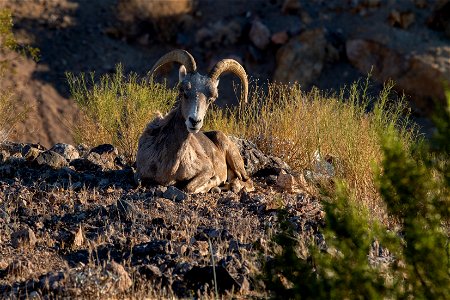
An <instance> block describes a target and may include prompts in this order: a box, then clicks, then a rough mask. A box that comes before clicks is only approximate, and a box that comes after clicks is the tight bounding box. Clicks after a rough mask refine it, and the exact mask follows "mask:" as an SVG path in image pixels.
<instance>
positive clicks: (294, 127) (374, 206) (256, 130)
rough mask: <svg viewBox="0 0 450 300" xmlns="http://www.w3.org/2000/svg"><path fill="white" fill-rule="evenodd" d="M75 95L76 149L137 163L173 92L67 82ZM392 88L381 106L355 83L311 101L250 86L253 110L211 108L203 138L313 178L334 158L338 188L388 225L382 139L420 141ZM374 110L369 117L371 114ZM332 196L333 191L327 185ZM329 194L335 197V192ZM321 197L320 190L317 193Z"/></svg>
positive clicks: (139, 85)
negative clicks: (109, 151)
mask: <svg viewBox="0 0 450 300" xmlns="http://www.w3.org/2000/svg"><path fill="white" fill-rule="evenodd" d="M68 79H69V84H70V88H71V91H72V95H73V96H74V98H75V100H76V101H77V102H78V104H79V105H80V107H81V109H82V111H83V112H84V118H82V120H80V122H79V123H78V124H77V126H76V129H75V136H76V139H77V141H78V142H83V143H87V144H89V145H96V144H100V143H112V144H114V145H116V146H118V148H119V149H120V150H121V152H122V153H123V154H125V155H126V156H127V157H128V159H130V160H133V158H134V155H135V152H136V149H137V141H138V137H139V135H140V134H141V132H142V131H143V129H144V126H145V125H146V123H147V122H148V121H150V120H151V119H152V117H154V115H155V113H156V112H157V111H161V112H162V113H164V112H167V111H168V110H169V109H170V107H171V106H172V105H173V103H174V100H175V97H176V90H175V89H174V90H171V89H167V88H165V87H164V86H163V85H160V84H156V83H153V82H152V81H151V80H146V79H142V80H140V79H138V78H137V76H136V75H134V74H131V75H129V76H124V75H123V71H122V69H121V68H120V67H118V69H117V72H116V74H115V75H112V76H109V75H106V76H102V77H101V79H100V82H99V83H94V79H93V75H92V76H91V80H90V81H89V84H90V85H91V89H89V88H88V85H89V84H88V81H87V80H86V79H85V77H84V75H81V76H79V77H75V76H73V75H70V74H69V75H68ZM392 87H393V84H392V83H387V84H386V85H385V87H384V89H383V90H382V91H381V92H380V94H379V95H378V96H377V97H376V98H372V97H370V96H369V95H368V93H367V90H368V80H367V81H365V82H357V83H355V84H353V85H352V86H350V87H349V88H348V89H347V90H344V89H343V90H342V91H341V92H340V93H338V94H324V93H322V92H320V91H319V90H317V89H314V90H312V91H311V92H309V93H305V92H303V91H301V89H300V87H299V86H298V85H292V86H288V85H283V84H278V83H269V84H268V85H267V86H265V87H263V86H259V85H258V84H253V85H252V88H251V91H250V94H249V99H250V101H249V104H248V105H246V106H243V107H236V108H231V109H226V110H221V109H218V108H217V107H213V108H212V109H211V110H210V111H209V114H208V116H207V118H206V125H205V128H204V129H205V130H208V129H214V130H222V131H224V132H225V133H227V134H230V135H236V136H240V137H244V138H247V139H250V140H253V141H255V142H256V143H257V145H258V146H259V147H260V148H261V149H262V150H263V151H264V152H266V153H268V154H272V155H275V156H278V157H280V158H282V159H283V160H285V161H286V162H287V163H288V164H289V165H290V166H291V167H292V168H293V169H294V170H295V171H297V173H298V174H302V173H303V172H304V171H305V170H314V164H315V161H314V153H315V152H316V151H319V153H320V154H321V156H322V157H331V158H332V160H333V164H334V166H335V171H336V175H337V178H338V180H342V181H343V182H344V183H345V184H346V185H348V187H349V188H350V190H351V191H352V193H351V196H352V198H354V199H356V200H357V201H358V202H360V203H361V204H362V205H363V208H364V210H366V209H368V210H369V211H370V212H371V214H372V215H374V216H376V217H377V218H379V219H380V220H384V221H386V220H387V219H386V218H387V217H386V214H385V210H384V204H383V203H382V201H381V199H380V196H379V194H378V191H377V188H376V185H375V182H374V171H373V166H374V165H379V164H380V162H381V160H382V152H381V142H380V133H382V132H383V131H385V130H386V129H387V128H389V127H394V128H396V130H397V131H398V132H399V133H400V136H401V138H402V141H403V143H404V145H405V146H406V147H409V146H410V145H411V144H412V143H413V142H414V139H415V138H416V133H415V130H414V128H412V129H411V128H409V129H408V126H410V124H409V123H408V119H407V117H405V116H404V112H405V111H406V110H405V102H404V101H403V99H402V98H401V97H396V95H394V94H393V93H392ZM369 107H370V109H369ZM321 187H322V188H323V187H325V188H326V189H327V191H328V192H330V191H332V187H333V186H332V184H326V185H325V186H324V185H322V186H321ZM330 188H331V189H330ZM316 192H319V189H316Z"/></svg>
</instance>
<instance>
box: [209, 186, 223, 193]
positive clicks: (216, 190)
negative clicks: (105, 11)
mask: <svg viewBox="0 0 450 300" xmlns="http://www.w3.org/2000/svg"><path fill="white" fill-rule="evenodd" d="M221 191H222V190H221V189H220V187H218V186H215V187H213V188H212V189H211V190H210V192H211V193H213V194H218V193H220V192H221Z"/></svg>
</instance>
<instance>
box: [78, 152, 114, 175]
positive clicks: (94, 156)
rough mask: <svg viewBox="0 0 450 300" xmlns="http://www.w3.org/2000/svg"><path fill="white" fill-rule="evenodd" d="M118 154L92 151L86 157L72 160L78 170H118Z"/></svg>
mask: <svg viewBox="0 0 450 300" xmlns="http://www.w3.org/2000/svg"><path fill="white" fill-rule="evenodd" d="M116 158H117V156H116V154H115V153H114V152H112V153H108V152H106V153H103V154H99V153H97V152H92V151H91V152H90V153H89V154H87V156H86V157H85V158H77V159H74V160H72V161H71V162H70V165H71V166H73V167H74V168H75V169H76V170H77V171H108V170H117V169H118V166H117V165H116V162H115V161H116Z"/></svg>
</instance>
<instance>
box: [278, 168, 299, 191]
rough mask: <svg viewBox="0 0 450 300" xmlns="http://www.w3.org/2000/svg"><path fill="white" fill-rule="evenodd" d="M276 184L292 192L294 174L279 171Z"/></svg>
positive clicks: (294, 182) (294, 185)
mask: <svg viewBox="0 0 450 300" xmlns="http://www.w3.org/2000/svg"><path fill="white" fill-rule="evenodd" d="M277 185H278V186H279V187H280V188H282V189H283V190H284V191H287V192H292V191H293V190H294V189H295V187H296V185H297V183H296V181H295V178H294V176H292V175H291V174H288V173H286V172H285V171H281V172H280V174H279V175H278V178H277Z"/></svg>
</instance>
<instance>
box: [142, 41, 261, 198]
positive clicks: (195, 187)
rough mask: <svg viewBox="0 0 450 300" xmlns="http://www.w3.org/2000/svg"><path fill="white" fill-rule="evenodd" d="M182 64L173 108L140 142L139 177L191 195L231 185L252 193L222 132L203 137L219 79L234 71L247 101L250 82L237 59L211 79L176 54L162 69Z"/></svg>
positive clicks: (220, 65) (182, 53)
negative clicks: (208, 110) (205, 121)
mask: <svg viewBox="0 0 450 300" xmlns="http://www.w3.org/2000/svg"><path fill="white" fill-rule="evenodd" d="M170 62H178V63H180V64H181V67H180V70H179V94H178V96H177V100H176V104H175V105H174V108H173V109H172V110H171V111H170V112H169V113H168V114H167V115H166V116H164V117H162V116H159V117H157V118H155V119H154V120H153V121H151V122H150V123H149V124H148V125H147V127H146V128H145V130H144V132H143V133H142V135H141V137H140V139H139V146H138V151H137V155H136V176H137V177H138V179H140V180H142V182H146V181H147V182H154V183H158V184H162V185H175V186H178V187H180V188H183V189H185V190H186V191H187V192H190V193H202V192H208V191H210V190H211V189H212V188H216V187H218V186H220V185H222V184H224V183H225V182H226V181H227V180H228V182H229V183H231V186H232V187H234V188H235V189H241V188H242V187H246V188H247V189H248V190H251V189H253V183H252V181H251V179H250V178H249V176H248V175H247V172H246V171H245V168H244V161H243V159H242V157H241V155H240V153H239V150H238V149H237V147H236V145H235V144H234V143H233V142H232V141H231V140H230V139H229V138H228V137H227V136H226V135H225V134H224V133H222V132H220V131H210V132H202V131H200V129H201V128H202V126H203V119H204V117H205V114H206V111H207V109H208V107H209V105H210V104H211V103H212V102H213V101H214V100H216V98H217V96H218V91H217V86H218V85H219V76H220V75H221V74H222V73H224V72H233V73H234V74H236V75H237V76H239V78H240V79H241V83H242V86H243V100H242V101H244V103H246V102H247V95H248V80H247V75H246V73H245V71H244V68H243V67H242V66H241V65H240V64H239V63H238V62H237V61H235V60H233V59H223V60H221V61H219V62H218V63H217V64H216V65H215V66H214V68H213V69H212V70H211V72H210V73H209V74H208V75H207V76H203V75H200V74H199V73H198V72H197V66H196V63H195V60H194V58H193V57H192V55H191V54H190V53H189V52H187V51H184V50H174V51H171V52H169V53H167V54H166V55H164V56H162V57H161V58H160V59H159V60H158V61H157V62H156V63H155V65H154V66H153V67H152V69H151V71H150V74H153V72H154V71H155V70H156V69H158V68H159V67H160V66H162V65H164V64H167V63H170Z"/></svg>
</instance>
